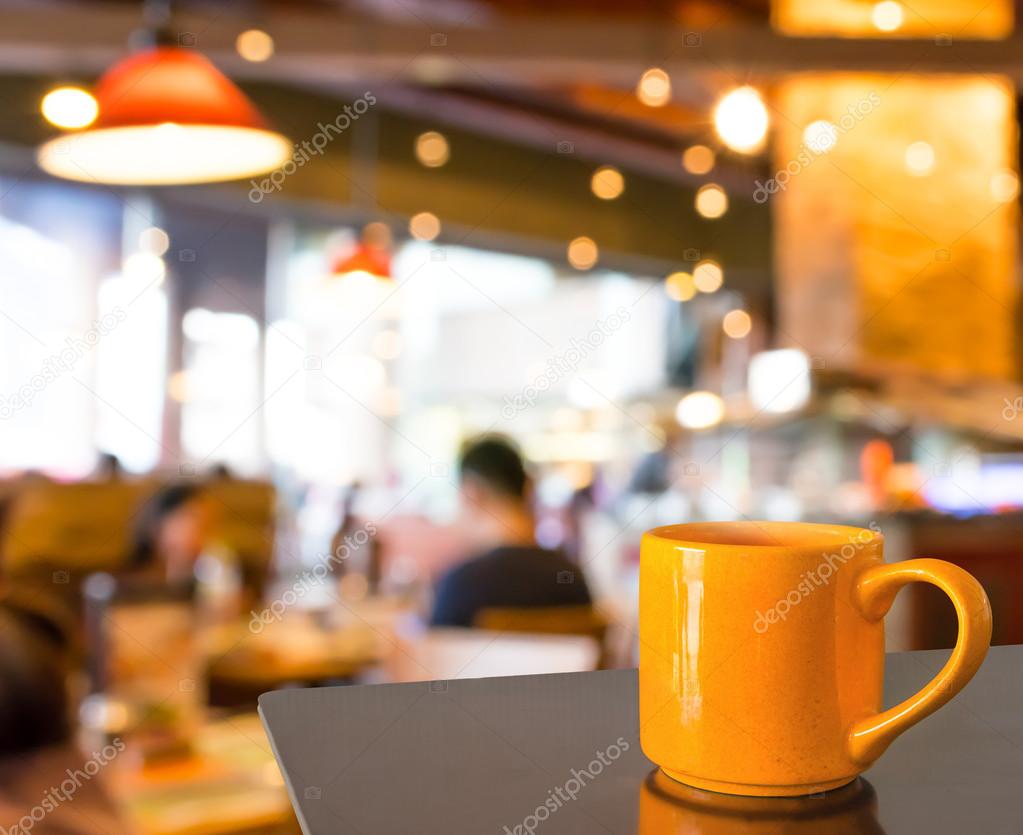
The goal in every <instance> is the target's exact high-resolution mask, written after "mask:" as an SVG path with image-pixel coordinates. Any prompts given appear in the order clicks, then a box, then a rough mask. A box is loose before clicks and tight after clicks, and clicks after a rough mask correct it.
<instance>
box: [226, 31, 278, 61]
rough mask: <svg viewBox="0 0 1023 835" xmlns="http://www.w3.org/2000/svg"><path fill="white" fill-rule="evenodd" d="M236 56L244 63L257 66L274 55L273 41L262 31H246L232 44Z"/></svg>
mask: <svg viewBox="0 0 1023 835" xmlns="http://www.w3.org/2000/svg"><path fill="white" fill-rule="evenodd" d="M234 46H235V49H237V50H238V54H239V55H241V56H242V58H244V59H245V60H246V61H252V62H253V63H256V64H259V63H262V62H263V61H268V60H270V58H272V57H273V54H274V39H273V38H271V37H270V35H269V34H267V33H266V32H264V31H263V30H262V29H247V30H246V31H244V32H242V33H241V34H240V35H239V36H238V37H237V39H236V40H235V42H234Z"/></svg>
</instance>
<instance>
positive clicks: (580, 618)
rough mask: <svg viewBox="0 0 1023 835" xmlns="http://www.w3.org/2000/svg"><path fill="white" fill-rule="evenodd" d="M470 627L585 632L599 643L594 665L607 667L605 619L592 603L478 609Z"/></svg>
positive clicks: (541, 633) (582, 633)
mask: <svg viewBox="0 0 1023 835" xmlns="http://www.w3.org/2000/svg"><path fill="white" fill-rule="evenodd" d="M473 626H475V627H477V628H479V629H488V630H491V631H495V632H513V633H529V634H533V635H585V636H586V637H589V638H593V639H594V640H595V641H596V642H597V644H598V645H599V646H600V658H599V660H598V664H597V668H598V669H605V668H606V666H607V660H608V657H607V656H608V652H607V631H608V623H607V620H606V619H605V618H604V617H603V616H602V615H601V614H600V613H599V612H598V611H597V610H596V609H595V608H594V607H593V606H543V607H537V608H522V609H515V608H507V609H506V608H497V607H494V608H488V609H482V610H481V611H480V612H479V614H478V615H477V616H476V618H475V619H474V621H473Z"/></svg>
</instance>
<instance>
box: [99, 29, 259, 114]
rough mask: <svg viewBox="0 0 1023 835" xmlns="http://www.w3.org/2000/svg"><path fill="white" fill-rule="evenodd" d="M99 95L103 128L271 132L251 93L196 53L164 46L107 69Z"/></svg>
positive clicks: (100, 85) (101, 80)
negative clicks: (171, 124)
mask: <svg viewBox="0 0 1023 835" xmlns="http://www.w3.org/2000/svg"><path fill="white" fill-rule="evenodd" d="M95 95H96V101H97V103H98V104H99V117H98V118H97V120H96V123H95V125H94V126H93V127H94V128H97V129H98V128H120V127H129V126H130V127H137V126H139V125H154V124H156V125H158V124H162V123H164V122H175V123H177V124H179V125H230V126H232V127H247V128H259V129H264V130H265V129H266V124H265V122H264V121H263V118H262V117H261V116H260V115H259V113H258V112H257V110H256V108H255V107H254V106H253V105H252V103H251V102H250V101H249V100H248V98H247V97H246V96H245V94H244V93H242V91H241V90H239V89H238V88H237V87H236V86H235V85H234V84H233V83H232V82H231V81H230V80H229V79H228V78H227V76H225V75H224V74H223V73H222V72H220V70H218V69H217V68H216V67H215V66H213V64H212V63H211V62H210V61H209V59H207V58H205V57H204V56H203V55H201V54H200V53H198V52H196V51H194V50H191V49H181V48H179V47H168V46H159V47H156V48H155V49H149V50H146V51H145V52H139V53H137V54H135V55H131V56H129V57H128V58H125V59H124V60H123V61H121V62H120V63H118V64H115V65H114V66H113V67H111V68H110V69H109V70H108V71H107V73H106V74H105V75H104V76H103V77H102V78H101V79H100V80H99V83H98V84H97V85H96V90H95Z"/></svg>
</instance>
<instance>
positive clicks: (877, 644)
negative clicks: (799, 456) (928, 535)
mask: <svg viewBox="0 0 1023 835" xmlns="http://www.w3.org/2000/svg"><path fill="white" fill-rule="evenodd" d="M883 544H884V537H883V536H882V535H881V534H880V533H879V532H878V531H876V530H868V529H863V528H851V527H845V526H841V525H813V524H803V523H787V522H722V523H706V524H702V523H701V524H691V525H669V526H667V527H663V528H655V529H654V530H651V531H648V532H647V533H646V534H644V536H643V543H642V549H641V557H640V582H639V638H640V649H639V712H640V742H641V744H642V747H643V752H644V753H645V754H646V755H647V757H648V758H649V759H651V760H652V761H653V762H655V763H657V765H659V766H660V767H661V769H662V770H663V771H664V772H665V773H666V774H667V775H668V776H669V777H672V778H674V779H675V780H678V781H680V782H682V783H686V784H688V785H690V786H695V787H697V788H700V789H707V790H711V791H716V792H724V793H726V794H740V795H757V796H796V795H803V794H814V793H818V792H822V791H827V790H829V789H834V788H837V787H839V786H842V785H845V784H846V783H849V782H851V781H852V780H853V779H854V778H855V777H856V776H857V775H858V774H859V773H860V772H862V771H864V770H865V769H866V768H868V767H869V766H870V764H871V763H873V762H874V760H876V759H877V758H878V757H879V756H880V755H881V754H882V753H883V752H884V750H885V749H886V748H887V747H888V745H889V744H890V743H891V742H892V740H894V739H895V737H897V736H898V735H899V734H900V733H902V732H903V731H904V730H906V729H907V728H908V727H910V726H911V725H913V724H915V723H916V722H919V721H920V720H921V719H923V718H924V717H925V716H928V715H929V714H931V713H933V712H934V711H935V710H937V709H938V708H939V707H941V706H942V705H943V704H945V702H947V701H948V700H949V699H951V698H952V697H953V696H954V695H955V694H956V693H958V692H959V691H960V690H961V689H962V688H963V687H964V686H965V684H966V683H967V682H968V681H969V680H970V678H972V677H973V674H974V673H975V672H977V669H978V668H979V667H980V664H981V662H982V661H983V660H984V655H985V654H986V653H987V648H988V644H989V643H990V641H991V607H990V605H989V603H988V599H987V595H985V594H984V589H983V588H981V586H980V584H979V583H978V582H977V581H976V580H975V579H974V578H973V577H971V576H970V575H969V574H967V573H966V572H965V571H963V570H962V569H961V568H959V567H958V566H955V565H952V564H951V563H948V562H943V561H942V560H933V559H915V560H908V561H906V562H900V563H893V564H890V565H888V564H885V563H884V562H883V559H882V547H883ZM912 582H924V583H933V584H934V585H936V586H938V587H939V588H940V589H942V590H943V591H944V592H945V593H946V594H947V595H948V596H949V597H950V598H952V603H953V604H954V605H955V610H956V614H957V615H958V617H959V636H958V639H957V641H956V646H955V649H954V650H953V651H952V656H951V657H950V658H949V660H948V663H946V664H945V666H944V667H943V668H942V669H941V672H939V673H938V674H937V675H936V676H935V677H934V678H933V679H932V680H931V681H930V682H929V683H928V684H927V685H926V686H925V687H924V688H923V689H922V690H921V691H920V692H918V693H917V694H916V695H915V696H912V697H911V698H909V699H906V701H904V702H902V703H901V704H898V705H896V706H895V707H892V708H890V709H888V710H884V711H882V710H881V699H882V691H883V686H884V620H883V619H884V616H885V614H886V613H887V611H888V609H889V608H890V607H891V605H892V602H893V600H894V599H895V594H896V592H898V590H899V589H900V588H902V586H904V585H906V584H907V583H912Z"/></svg>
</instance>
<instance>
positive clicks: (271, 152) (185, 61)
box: [37, 46, 292, 185]
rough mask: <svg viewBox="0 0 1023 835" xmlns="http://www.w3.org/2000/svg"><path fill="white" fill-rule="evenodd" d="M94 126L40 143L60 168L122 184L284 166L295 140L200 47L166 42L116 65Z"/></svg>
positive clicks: (42, 155) (103, 85)
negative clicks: (270, 120) (270, 124)
mask: <svg viewBox="0 0 1023 835" xmlns="http://www.w3.org/2000/svg"><path fill="white" fill-rule="evenodd" d="M95 94H96V100H97V102H98V103H99V116H98V118H97V119H96V121H95V122H94V123H93V124H92V125H91V126H90V127H89V128H88V129H87V130H83V131H78V132H74V133H68V134H65V135H63V136H60V137H57V138H56V139H51V140H50V141H49V142H46V143H45V144H44V145H42V146H41V147H40V148H39V150H38V152H37V160H38V162H39V165H40V167H41V168H42V169H43V170H44V171H46V172H48V173H50V174H53V175H54V176H57V177H64V178H66V179H70V180H82V181H85V182H97V183H111V184H116V185H171V184H185V183H206V182H216V181H220V180H234V179H238V178H241V177H250V176H252V175H255V174H260V173H263V172H266V171H270V170H272V169H274V168H277V167H278V166H280V165H281V164H282V163H284V162H285V160H287V159H289V158H290V157H291V154H292V145H291V142H290V141H289V140H288V139H287V138H286V137H284V136H282V135H281V134H279V133H275V132H274V131H272V130H270V129H269V128H268V127H267V125H266V123H265V122H264V121H263V118H262V116H261V115H260V114H259V111H257V110H256V108H255V106H254V105H253V104H252V102H250V101H249V99H248V98H247V97H246V96H245V94H244V93H242V91H241V90H239V89H238V88H237V87H236V86H235V85H234V84H233V83H232V82H231V81H230V80H229V79H228V78H227V77H226V76H225V75H223V73H221V72H220V71H219V70H218V69H217V68H216V67H214V66H213V64H212V63H210V62H209V61H208V60H207V59H206V58H204V57H203V56H202V55H200V54H198V53H197V52H195V51H194V50H191V49H182V48H179V47H173V46H157V47H155V48H152V49H147V50H145V51H143V52H139V53H136V54H134V55H132V56H130V57H128V58H126V59H124V60H123V61H121V62H120V63H118V64H115V65H114V66H113V67H111V68H110V70H108V71H107V73H106V74H105V75H104V76H103V77H102V78H101V79H100V81H99V83H98V84H97V86H96V90H95Z"/></svg>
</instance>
